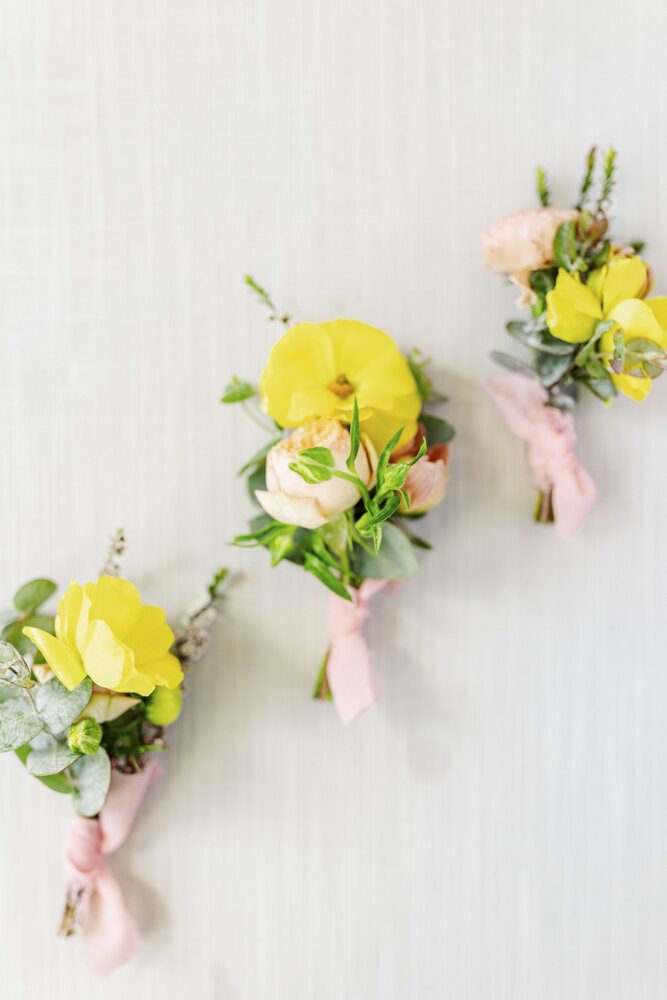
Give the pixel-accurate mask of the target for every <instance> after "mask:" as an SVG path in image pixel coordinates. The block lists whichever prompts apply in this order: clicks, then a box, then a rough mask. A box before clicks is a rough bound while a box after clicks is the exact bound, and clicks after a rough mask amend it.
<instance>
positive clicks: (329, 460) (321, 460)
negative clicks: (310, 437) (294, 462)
mask: <svg viewBox="0 0 667 1000" xmlns="http://www.w3.org/2000/svg"><path fill="white" fill-rule="evenodd" d="M299 458H302V459H304V460H305V461H307V462H315V464H316V465H324V466H326V468H327V469H333V467H334V466H335V464H336V459H335V458H334V457H333V455H332V454H331V452H330V451H329V449H328V448H322V447H315V448H304V449H303V451H300V452H299Z"/></svg>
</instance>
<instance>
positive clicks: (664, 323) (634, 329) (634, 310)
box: [547, 257, 667, 400]
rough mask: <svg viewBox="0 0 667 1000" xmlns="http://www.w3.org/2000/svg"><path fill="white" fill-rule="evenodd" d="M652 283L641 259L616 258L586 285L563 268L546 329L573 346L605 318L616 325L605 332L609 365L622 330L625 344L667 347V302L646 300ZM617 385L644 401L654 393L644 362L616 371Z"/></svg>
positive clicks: (602, 345) (587, 337)
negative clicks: (640, 342)
mask: <svg viewBox="0 0 667 1000" xmlns="http://www.w3.org/2000/svg"><path fill="white" fill-rule="evenodd" d="M649 284H650V275H649V270H648V267H647V265H646V264H645V263H644V261H643V260H640V259H639V257H616V258H613V259H612V260H611V262H610V263H609V264H607V265H606V266H605V267H603V268H600V269H599V270H597V271H593V273H592V274H591V275H590V277H589V278H588V281H587V282H586V284H583V283H582V282H581V280H580V278H579V277H578V276H573V275H571V274H568V273H567V271H564V270H563V269H562V268H561V269H560V270H559V272H558V277H557V279H556V286H555V288H554V289H552V291H550V292H549V293H548V295H547V326H548V327H549V330H550V331H551V333H552V334H553V336H554V337H558V339H559V340H565V341H567V343H569V344H585V343H586V342H587V341H589V340H590V339H591V337H592V336H593V335H594V333H595V327H596V326H597V324H598V323H599V322H600V320H612V321H613V322H614V326H613V327H612V328H611V329H610V330H608V331H607V332H606V333H605V334H603V336H602V338H601V340H600V350H601V352H602V353H603V354H605V355H607V357H606V358H605V361H606V363H607V366H608V367H609V361H610V359H611V357H612V355H613V352H614V334H615V333H616V332H617V331H618V330H619V329H620V330H621V331H622V334H623V338H624V340H625V343H626V345H627V344H628V343H630V342H631V341H633V340H637V339H640V338H641V339H646V340H650V341H652V342H654V343H655V344H656V345H657V347H658V348H663V349H665V348H666V347H667V339H666V337H667V309H666V304H667V299H664V298H662V297H657V298H653V299H648V300H646V301H643V299H642V296H643V295H645V294H646V291H647V289H648V287H649ZM611 377H612V379H613V381H614V383H615V385H616V387H617V388H618V389H619V390H620V391H621V392H623V393H625V395H626V396H630V397H631V398H632V399H638V400H639V399H643V398H644V397H645V396H646V395H647V394H648V393H649V392H650V389H651V379H650V378H647V377H646V372H645V370H644V368H643V366H642V364H641V362H640V361H636V362H633V361H632V359H629V360H628V365H627V374H626V373H624V374H622V375H617V374H616V373H615V372H611Z"/></svg>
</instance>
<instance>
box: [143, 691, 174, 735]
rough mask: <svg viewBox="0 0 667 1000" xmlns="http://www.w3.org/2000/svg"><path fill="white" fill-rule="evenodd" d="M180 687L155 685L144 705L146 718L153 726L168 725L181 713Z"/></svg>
mask: <svg viewBox="0 0 667 1000" xmlns="http://www.w3.org/2000/svg"><path fill="white" fill-rule="evenodd" d="M182 704H183V695H182V694H181V689H180V688H173V690H172V689H171V688H165V687H156V688H155V691H153V694H152V695H151V696H150V698H149V699H148V703H147V705H146V718H147V719H148V721H149V722H150V723H151V725H153V726H170V725H171V724H172V722H175V721H176V719H177V718H178V717H179V715H180V714H181V705H182Z"/></svg>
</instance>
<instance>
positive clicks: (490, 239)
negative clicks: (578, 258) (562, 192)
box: [482, 208, 578, 306]
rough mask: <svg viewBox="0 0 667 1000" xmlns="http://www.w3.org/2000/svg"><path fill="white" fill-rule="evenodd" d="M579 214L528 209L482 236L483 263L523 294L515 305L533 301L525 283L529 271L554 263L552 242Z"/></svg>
mask: <svg viewBox="0 0 667 1000" xmlns="http://www.w3.org/2000/svg"><path fill="white" fill-rule="evenodd" d="M577 216H578V213H577V212H575V211H574V210H569V209H559V208H531V209H528V210H527V211H525V212H515V213H514V214H513V215H508V216H506V217H505V218H504V219H501V221H500V222H498V223H497V224H496V225H495V226H492V227H491V229H488V230H487V231H486V232H485V233H484V234H483V235H482V250H483V253H484V264H485V266H486V267H490V268H491V270H493V271H499V272H500V273H501V274H508V275H509V276H510V279H511V280H512V281H513V282H514V284H515V285H517V287H518V288H519V289H521V292H522V295H521V297H520V298H519V299H518V300H517V305H520V306H527V305H531V303H532V302H534V301H535V294H534V292H533V291H532V290H531V288H530V285H529V283H528V278H529V277H530V273H531V271H539V270H540V268H543V267H548V266H549V264H553V261H554V239H555V238H556V233H557V232H558V229H559V227H560V226H561V225H562V224H563V223H564V222H568V221H569V220H570V219H572V220H574V219H576V218H577Z"/></svg>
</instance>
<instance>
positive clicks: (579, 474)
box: [485, 374, 597, 536]
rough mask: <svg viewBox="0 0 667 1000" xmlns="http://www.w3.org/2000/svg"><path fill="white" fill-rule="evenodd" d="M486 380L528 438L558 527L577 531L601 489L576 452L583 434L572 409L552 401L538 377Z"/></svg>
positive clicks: (520, 434) (510, 420) (535, 475)
mask: <svg viewBox="0 0 667 1000" xmlns="http://www.w3.org/2000/svg"><path fill="white" fill-rule="evenodd" d="M485 384H486V388H487V389H488V390H489V392H490V393H491V395H492V396H493V398H494V399H495V401H496V403H497V404H498V407H499V409H500V411H501V413H502V415H503V416H504V418H505V421H506V422H507V425H508V427H509V428H510V430H512V431H513V432H514V433H515V434H516V435H517V436H518V437H520V438H522V439H523V440H524V441H526V443H527V444H528V460H529V462H530V466H531V469H532V471H533V479H534V482H535V485H536V487H537V488H538V489H539V490H541V491H542V492H545V493H547V492H551V501H552V507H553V514H554V520H555V522H556V528H557V529H558V531H559V532H560V534H561V535H565V536H570V535H574V534H575V532H576V531H577V530H578V529H579V528H580V527H581V524H582V523H583V521H584V518H585V517H586V515H587V514H588V512H589V510H590V509H591V507H592V506H593V504H594V502H595V497H596V493H597V491H596V489H595V483H594V482H593V480H592V478H591V476H590V475H589V473H588V472H587V471H586V469H584V467H583V466H582V465H580V464H579V463H578V462H577V459H576V457H575V448H576V444H577V436H576V434H575V431H574V420H573V417H572V414H571V413H565V412H563V410H559V409H558V408H557V407H554V406H546V405H545V404H546V402H547V400H548V398H549V394H548V393H547V391H546V389H544V388H543V387H542V386H541V385H540V383H539V382H537V381H536V380H535V379H531V378H526V377H524V376H523V375H516V374H512V375H505V376H504V377H503V378H497V379H489V380H488V381H487V382H486V383H485Z"/></svg>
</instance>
